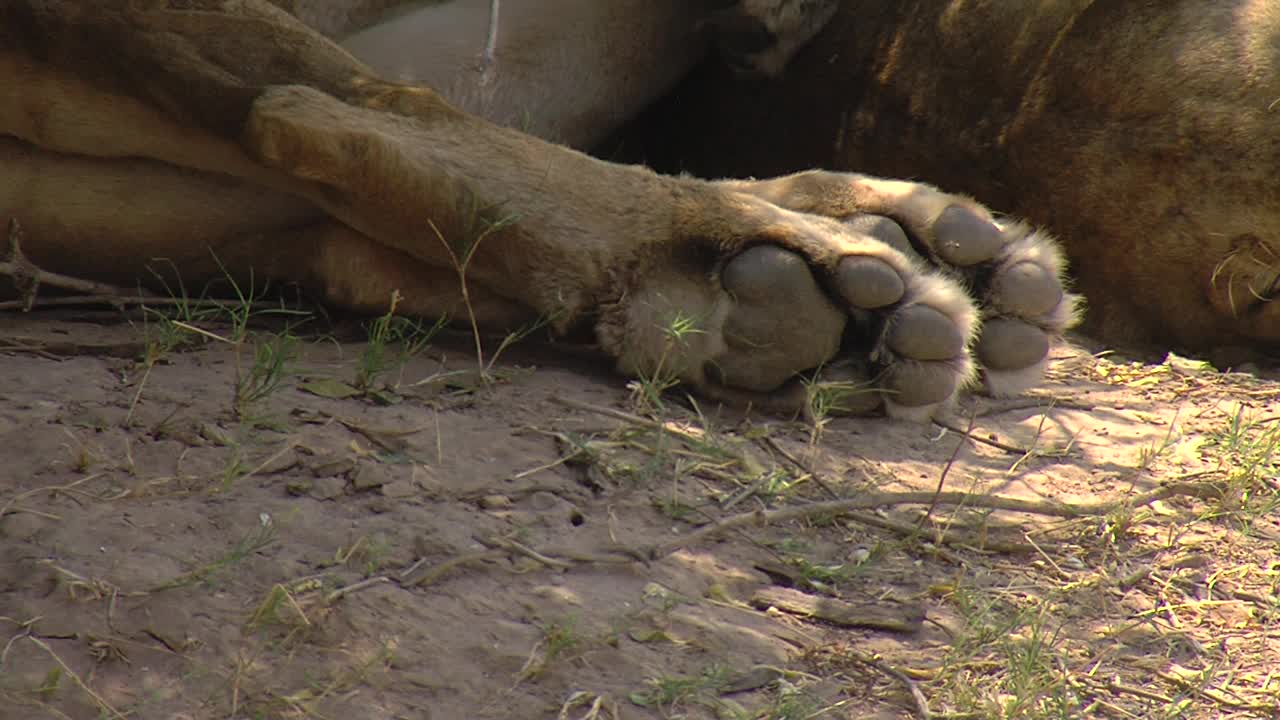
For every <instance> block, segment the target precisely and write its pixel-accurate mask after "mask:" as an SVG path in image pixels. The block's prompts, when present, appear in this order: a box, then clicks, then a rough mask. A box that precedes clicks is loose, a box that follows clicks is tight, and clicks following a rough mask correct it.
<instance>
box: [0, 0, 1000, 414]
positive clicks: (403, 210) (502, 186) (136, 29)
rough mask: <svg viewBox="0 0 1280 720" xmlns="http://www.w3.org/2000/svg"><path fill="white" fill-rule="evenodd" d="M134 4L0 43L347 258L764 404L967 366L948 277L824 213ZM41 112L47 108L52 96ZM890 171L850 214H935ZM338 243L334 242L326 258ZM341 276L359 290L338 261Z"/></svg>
mask: <svg viewBox="0 0 1280 720" xmlns="http://www.w3.org/2000/svg"><path fill="white" fill-rule="evenodd" d="M193 4H194V5H201V6H203V9H201V10H199V11H197V12H191V11H190V10H189V8H190V7H191V6H192V5H193ZM60 7H61V6H60ZM135 7H136V6H133V5H128V4H124V3H119V4H117V5H115V6H113V7H112V8H109V9H101V8H98V9H95V10H94V11H93V12H92V13H76V12H70V11H67V12H65V13H62V12H54V13H52V14H50V12H49V11H48V10H47V8H46V7H45V6H38V5H28V4H21V3H20V4H19V5H18V6H17V9H18V12H19V14H22V12H28V13H29V14H30V17H26V18H20V19H21V20H22V22H17V23H0V40H3V39H4V35H5V33H6V32H10V31H11V29H12V28H25V29H24V30H23V32H24V33H27V34H26V35H23V36H22V37H21V38H20V40H21V42H20V43H18V47H19V48H34V50H31V51H30V52H31V53H32V54H31V55H30V56H29V57H30V58H39V60H38V61H32V62H34V63H35V65H36V66H37V67H39V68H44V69H48V70H49V71H50V72H53V73H55V74H59V75H58V76H59V77H76V76H77V73H78V72H79V70H78V69H83V67H84V66H85V64H86V63H92V66H93V67H94V70H95V73H96V74H95V75H94V77H95V78H96V83H95V84H96V85H101V87H102V88H104V89H105V92H107V93H108V95H109V97H105V99H106V100H107V101H108V102H107V104H106V110H107V111H108V112H110V111H111V110H112V108H113V107H114V106H116V105H119V104H120V103H121V102H122V100H121V98H123V99H132V101H134V102H135V103H138V104H140V105H141V106H143V107H146V108H153V109H154V110H155V112H156V113H157V116H164V117H167V118H168V119H169V122H171V123H172V127H174V128H180V129H183V130H185V132H187V133H188V134H189V135H190V136H192V137H193V138H196V139H200V138H205V137H210V138H213V139H215V140H218V141H220V142H223V143H228V144H229V145H230V146H232V147H233V148H234V153H231V157H232V159H233V160H234V162H222V164H218V163H219V161H220V158H221V156H220V155H218V154H216V153H212V152H205V153H204V154H201V155H200V156H199V158H197V159H196V160H194V161H190V162H191V164H192V165H194V164H196V162H199V163H208V166H207V167H206V166H205V165H203V164H202V165H201V166H200V168H199V169H201V170H202V171H209V172H218V171H219V169H221V171H222V172H226V173H228V177H229V178H232V179H238V180H239V181H241V182H245V183H247V184H249V185H256V184H263V185H265V186H266V187H270V188H276V189H277V191H279V192H282V193H285V194H287V195H289V196H292V197H294V198H295V199H301V200H303V201H306V202H308V203H310V204H311V205H312V206H313V207H315V208H317V209H318V210H320V211H322V213H323V214H324V215H327V216H328V217H329V218H331V219H333V220H335V221H337V222H338V223H340V224H342V225H344V226H346V227H347V228H350V229H351V230H352V231H353V233H354V234H353V235H351V236H349V237H348V240H349V241H350V242H354V243H357V245H355V246H354V247H356V248H357V251H358V249H359V246H358V241H356V240H354V238H356V237H365V238H369V239H372V240H373V241H374V242H375V243H377V244H379V245H382V246H385V248H386V249H387V250H388V252H394V253H399V254H400V255H399V256H393V255H387V256H386V257H407V258H412V260H413V261H414V262H416V263H418V264H419V265H422V266H427V267H429V268H435V269H437V270H442V271H446V272H448V271H453V272H455V273H457V274H458V275H459V276H461V275H464V274H465V277H466V278H467V280H468V282H469V283H470V284H472V285H473V286H475V287H487V288H493V289H495V290H500V291H501V297H502V298H504V299H506V300H508V301H510V302H511V303H514V304H516V305H519V306H520V307H521V308H525V309H527V310H528V311H529V312H531V313H534V314H537V315H540V316H544V317H547V318H549V319H550V320H551V321H552V327H553V328H556V329H560V330H567V329H569V328H570V327H571V326H574V325H577V324H580V323H583V322H590V323H593V324H594V326H595V328H596V331H597V337H598V338H599V339H600V341H601V344H602V345H603V346H604V348H605V349H606V350H608V351H609V352H611V353H613V354H614V355H615V356H616V357H617V358H618V365H619V367H620V368H622V369H623V370H626V371H628V372H632V373H636V374H642V375H655V374H659V373H663V374H666V373H670V374H671V376H672V377H674V378H677V379H680V380H683V381H685V382H687V383H688V384H690V385H692V386H694V387H696V388H699V389H702V390H703V391H705V392H708V393H711V394H733V395H738V396H743V397H746V398H748V399H751V398H760V399H761V400H762V401H763V400H768V399H771V398H773V397H775V396H776V395H777V394H778V393H780V392H783V391H785V390H786V388H787V387H788V386H792V387H793V386H794V385H795V383H796V378H797V376H798V375H799V374H800V373H804V372H807V371H814V370H818V369H820V368H822V367H827V366H831V365H838V364H841V363H844V362H845V361H849V362H861V361H869V362H872V363H874V364H875V365H876V366H877V370H878V374H877V385H876V388H877V391H878V392H879V393H881V394H883V395H884V397H885V404H886V406H887V407H888V408H889V410H890V412H891V413H893V414H896V415H902V416H908V417H926V416H928V415H929V414H931V413H932V412H933V411H934V409H935V408H937V407H938V406H940V405H942V404H944V403H945V402H946V401H947V400H948V399H950V398H951V397H952V396H953V395H954V393H955V392H956V391H957V389H958V388H960V387H962V386H963V385H965V384H966V383H967V382H968V380H969V378H970V376H971V374H972V369H973V364H972V362H971V360H970V346H971V342H972V338H973V334H974V330H975V327H976V318H977V316H976V312H975V310H974V308H973V304H972V302H971V300H970V299H969V298H968V296H967V295H966V294H965V292H964V291H963V289H962V288H961V287H960V286H959V285H958V284H957V283H956V282H955V281H954V280H951V279H949V278H947V277H945V276H943V275H941V274H938V273H935V272H932V271H929V270H927V269H924V268H922V267H921V266H920V265H919V264H918V263H916V262H914V261H912V260H911V259H910V258H909V257H907V256H906V255H905V254H903V253H902V252H900V251H898V250H895V249H894V248H893V247H891V246H890V245H889V244H887V243H885V242H883V241H881V240H878V239H876V238H873V237H870V236H868V235H867V234H865V233H859V232H856V231H855V230H853V229H850V228H849V227H847V226H845V225H844V224H842V223H840V222H838V221H835V220H832V219H829V218H823V217H819V216H817V215H814V214H806V213H802V212H795V211H792V210H788V209H785V208H783V207H780V206H779V205H777V204H774V203H773V202H770V201H768V200H766V199H762V198H761V197H757V196H755V195H752V194H748V193H745V192H742V191H740V190H738V189H736V188H734V187H733V186H729V185H725V184H717V183H709V182H704V181H700V180H695V179H690V178H674V177H663V176H659V175H657V174H655V173H653V172H651V171H649V170H646V169H644V168H638V167H629V166H621V165H614V164H609V163H605V162H602V161H599V160H596V159H593V158H590V157H588V156H585V155H582V154H580V153H577V152H574V151H572V150H569V149H567V148H564V147H561V146H556V145H552V144H550V143H546V142H543V141H539V140H536V139H534V138H531V137H529V136H527V135H524V134H521V133H519V132H516V131H513V130H510V129H506V128H501V127H498V126H496V125H493V124H492V123H488V122H485V121H483V120H480V119H478V118H475V117H474V116H470V115H467V114H465V113H462V112H459V111H457V110H456V109H454V108H452V107H450V106H449V105H448V104H447V103H445V102H444V101H443V100H441V99H440V97H439V96H438V95H436V94H435V93H434V92H432V91H431V90H428V89H425V88H415V87H408V86H402V85H393V84H389V83H385V82H382V81H380V80H378V79H377V78H375V77H374V76H372V74H371V73H370V72H369V71H368V69H367V68H364V67H363V66H361V65H359V63H357V62H356V61H355V60H353V59H352V58H351V57H350V56H349V55H346V54H345V53H344V52H343V51H341V49H339V48H337V47H336V46H334V45H332V43H329V42H328V41H327V40H325V39H324V38H322V37H320V36H319V35H317V34H316V33H314V32H313V31H310V30H309V29H307V28H306V27H305V26H302V25H300V24H299V23H297V21H296V20H294V19H293V18H291V17H289V16H287V15H284V14H283V13H279V12H276V11H274V10H273V9H272V8H270V6H266V5H263V4H261V3H257V2H252V1H251V0H249V1H242V2H222V1H220V0H202V2H195V3H192V2H184V3H180V4H176V5H175V6H174V9H164V8H161V9H151V8H150V7H148V8H147V9H144V10H135V9H134V8H135ZM12 11H13V8H12V6H9V9H8V10H6V11H4V12H12ZM0 15H3V13H0ZM0 19H3V18H2V17H0ZM32 28H34V30H33V29H32ZM231 37H234V38H235V42H234V43H228V42H227V40H226V39H227V38H231ZM68 38H70V39H68ZM24 52H26V51H24ZM246 56H251V57H253V58H254V60H255V61H254V62H252V63H246V62H245V59H244V58H245V57H246ZM114 58H126V59H127V62H126V61H125V60H120V61H118V62H117V61H116V60H115V59H114ZM111 93H114V95H111ZM19 100H20V101H22V102H34V103H36V104H39V103H40V102H42V101H41V100H40V96H39V95H36V96H34V99H31V98H27V99H25V100H24V99H23V98H21V97H20V98H19ZM45 109H46V110H48V111H50V112H52V113H53V114H52V115H51V116H50V115H49V113H48V112H46V116H49V117H53V118H54V120H57V118H58V117H60V116H59V115H58V113H59V112H62V111H63V110H65V108H59V107H58V106H50V107H47V108H45ZM23 117H27V115H24V116H23ZM108 117H109V116H108ZM95 121H99V122H100V120H98V119H97V118H96V116H95ZM15 122H17V123H21V122H24V121H23V119H22V118H16V120H15ZM40 127H41V128H43V129H44V130H45V131H46V132H45V133H44V134H43V135H41V134H40V133H39V132H34V131H33V133H32V136H31V139H30V141H31V142H34V143H36V144H41V143H47V142H50V140H49V139H48V137H47V131H48V129H49V128H65V129H66V130H67V131H68V132H69V133H70V134H69V135H67V136H66V137H70V138H71V139H74V138H75V137H76V136H75V134H74V128H73V127H71V126H70V125H69V124H63V125H59V123H58V122H52V123H50V122H44V123H43V124H42V125H41V126H40ZM39 129H40V128H36V130H39ZM64 139H66V138H65V137H64ZM54 140H55V141H56V140H57V138H55V139H54ZM201 147H212V146H211V145H209V143H203V144H202V145H201ZM90 149H92V148H90ZM108 150H109V148H108ZM143 150H144V151H145V152H144V153H143V157H151V156H150V155H148V154H147V153H148V152H151V151H150V150H148V149H147V148H143ZM175 152H176V151H174V150H173V149H165V148H160V150H159V151H158V154H159V156H158V157H155V158H154V159H155V160H157V161H160V162H166V161H168V160H171V159H172V158H173V157H174V156H175ZM102 154H103V155H106V156H108V157H115V158H116V159H113V160H108V161H109V162H117V161H119V158H118V155H116V156H112V155H111V153H110V152H103V153H102ZM246 166H247V167H249V170H246V169H245V168H246ZM902 186H903V188H915V190H914V191H909V192H908V191H904V192H901V193H899V194H897V195H893V196H891V195H889V194H885V195H884V196H883V197H881V198H880V200H881V201H882V202H880V204H879V205H874V206H873V205H866V206H864V207H862V208H860V210H863V211H873V212H875V211H879V212H882V213H883V214H886V215H889V216H892V217H899V218H905V219H909V220H912V221H913V222H914V221H919V222H916V223H915V224H912V223H906V224H905V225H904V226H906V227H910V228H913V229H916V228H918V227H920V226H921V225H920V223H921V222H926V221H927V222H933V221H934V220H936V219H937V218H936V217H933V216H929V215H928V214H927V213H924V212H923V211H922V210H920V208H918V207H916V205H913V202H914V201H915V200H916V199H917V198H918V197H919V196H920V194H921V193H926V192H931V191H928V190H927V189H925V188H922V187H920V186H913V185H910V184H902ZM945 225H946V223H945V222H938V223H937V227H936V228H935V230H936V232H935V234H936V235H937V236H939V237H941V238H942V239H943V241H944V243H951V244H957V245H960V246H964V245H966V244H967V243H971V242H974V240H972V239H969V237H968V236H970V235H974V236H975V237H978V238H980V237H981V233H976V234H975V233H974V232H973V230H974V229H973V228H972V227H967V226H959V227H955V228H951V229H948V230H946V232H943V230H944V229H945V228H944V226H945ZM953 235H955V236H957V237H956V238H953V237H952V236H953ZM345 244H346V241H335V244H334V247H336V248H338V250H336V251H335V252H337V253H338V256H339V257H340V256H341V251H342V249H343V248H344V247H345ZM88 250H90V251H92V250H93V248H92V247H89V248H88ZM260 252H261V253H262V254H263V257H264V258H268V259H269V258H270V257H271V256H272V255H271V254H272V252H273V251H272V250H271V249H270V248H268V247H263V248H261V249H260ZM251 255H252V253H250V257H248V258H246V261H247V262H252V261H253V258H252V256H251ZM409 267H416V266H414V265H409ZM377 272H386V273H392V272H394V270H393V269H390V268H382V269H380V270H377ZM344 273H345V275H344ZM334 274H335V276H336V277H338V278H343V277H347V276H350V277H352V278H353V279H352V280H351V281H350V284H351V285H352V286H355V287H361V286H364V285H362V283H363V282H364V281H361V280H359V279H357V278H356V275H358V274H359V273H357V272H355V271H354V270H353V269H352V268H351V267H349V266H348V267H346V268H345V269H341V268H340V269H337V270H336V271H335V273H334ZM391 284H394V283H391ZM367 287H374V288H376V287H378V283H377V282H369V283H367ZM384 289H385V288H384ZM864 324H865V325H869V326H872V327H873V328H878V330H876V331H875V338H876V339H875V342H873V343H871V344H864V343H852V344H851V343H847V342H846V330H847V329H849V328H850V327H851V326H858V325H864ZM854 334H856V333H854ZM784 394H785V393H784Z"/></svg>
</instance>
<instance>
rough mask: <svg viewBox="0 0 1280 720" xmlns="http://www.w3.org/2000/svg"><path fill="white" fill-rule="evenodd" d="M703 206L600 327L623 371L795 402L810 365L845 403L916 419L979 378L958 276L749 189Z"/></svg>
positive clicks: (720, 392)
mask: <svg viewBox="0 0 1280 720" xmlns="http://www.w3.org/2000/svg"><path fill="white" fill-rule="evenodd" d="M735 195H736V194H735ZM704 203H705V204H706V205H710V204H711V203H710V202H708V201H704ZM698 207H699V209H700V210H702V213H699V212H697V211H694V212H691V213H689V215H688V216H686V217H687V218H688V224H687V226H685V227H683V228H682V230H683V233H682V234H684V235H686V236H687V237H688V238H689V239H688V240H686V241H685V243H686V244H685V245H683V252H679V253H672V254H671V255H668V254H665V253H664V254H661V255H659V256H658V258H657V260H658V262H657V263H656V265H654V266H650V267H647V268H645V269H644V270H643V271H642V272H640V273H638V274H637V276H636V277H637V278H638V279H639V282H638V284H637V286H636V287H632V288H628V289H627V290H626V292H625V295H624V302H620V303H618V304H617V306H616V307H617V309H618V310H619V311H620V312H617V313H616V314H611V315H610V314H606V317H605V318H603V320H604V322H602V323H601V325H600V326H599V327H598V335H599V336H600V338H601V340H602V342H603V343H604V344H605V345H606V347H609V348H610V349H611V350H612V351H613V352H614V353H615V354H616V355H617V357H618V358H619V366H620V369H621V370H622V371H624V372H627V373H630V374H635V375H640V376H642V377H649V376H654V375H658V374H665V375H667V376H670V377H673V378H677V379H680V380H682V381H684V382H686V383H688V384H691V385H694V386H696V387H698V388H699V389H701V390H702V391H703V392H704V393H706V394H708V395H711V396H713V397H717V398H720V399H728V400H734V401H738V402H750V403H753V404H755V405H757V406H764V407H766V408H769V409H774V410H799V409H803V408H804V407H805V406H806V405H807V404H808V402H809V401H810V400H811V399H812V398H811V392H812V389H813V388H814V387H815V386H816V384H810V385H809V388H808V391H806V388H805V382H804V380H803V379H802V378H803V377H804V376H806V375H807V376H808V377H815V373H816V376H817V377H818V378H819V379H820V380H821V381H822V384H823V385H826V384H827V381H828V380H832V379H833V378H835V379H837V380H839V381H840V382H839V383H838V384H840V385H842V386H844V387H845V388H847V389H849V390H850V392H845V393H842V395H843V398H842V401H841V402H840V403H839V404H840V405H841V406H843V408H844V409H845V410H846V411H855V412H860V411H865V410H869V409H871V408H873V407H877V406H880V405H881V404H883V406H884V407H885V408H886V410H887V411H888V413H889V414H890V415H892V416H895V417H907V418H916V419H924V418H927V417H929V416H931V415H932V414H933V413H934V411H935V409H936V408H937V407H938V406H940V405H942V404H944V403H946V402H947V401H948V400H950V399H951V398H952V397H953V396H954V395H955V393H956V392H957V391H958V390H959V389H960V388H962V387H964V386H965V385H966V384H968V383H969V382H970V381H971V379H972V378H973V377H974V363H973V361H972V358H971V355H972V353H971V348H972V345H973V342H974V339H975V336H976V330H977V328H978V313H977V310H976V308H975V306H974V304H973V301H972V300H971V299H970V297H969V295H968V294H967V293H966V292H965V289H964V288H963V287H962V286H961V285H960V284H959V283H958V282H957V281H956V280H954V279H952V278H949V277H946V276H945V275H943V274H941V273H938V272H936V271H935V270H933V269H932V268H929V267H927V266H926V265H924V264H923V263H920V262H919V261H918V260H915V259H913V258H911V257H910V256H909V255H908V254H906V253H904V252H902V251H900V250H898V249H896V248H895V247H893V246H892V245H891V244H889V243H887V242H884V241H882V240H879V239H877V238H875V237H872V236H870V235H868V234H867V233H864V232H859V231H856V230H854V229H852V228H850V227H849V226H846V225H844V224H842V223H840V222H838V221H834V220H831V219H829V218H824V217H818V216H814V215H812V214H802V213H796V212H790V211H787V210H784V209H781V208H779V207H777V206H776V205H773V204H771V203H767V202H759V201H757V200H756V199H755V198H749V197H737V198H736V199H732V198H731V200H730V203H729V208H728V212H726V213H723V214H721V215H720V216H719V217H718V218H717V217H715V216H716V213H715V212H712V211H709V210H707V209H706V208H705V206H698ZM722 209H723V208H722ZM707 217H710V218H711V219H710V220H707ZM951 233H952V231H951V230H949V229H947V228H945V227H943V228H940V229H939V231H938V236H939V237H941V238H943V239H944V240H947V241H950V240H951V238H950V235H951ZM678 244H679V243H678ZM708 244H709V247H710V248H712V249H713V250H714V252H712V253H705V252H702V251H701V250H704V249H706V248H707V247H708ZM695 259H697V260H701V261H702V262H705V263H706V264H705V265H701V264H700V263H699V262H691V261H692V260H695ZM855 369H856V372H855ZM851 396H857V397H854V398H852V402H849V401H850V399H851Z"/></svg>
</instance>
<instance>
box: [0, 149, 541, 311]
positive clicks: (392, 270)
mask: <svg viewBox="0 0 1280 720" xmlns="http://www.w3.org/2000/svg"><path fill="white" fill-rule="evenodd" d="M0 166H3V168H4V173H3V174H0V221H4V222H7V221H8V219H9V218H14V219H17V220H18V221H19V222H20V223H21V224H22V226H23V228H24V229H25V235H26V241H25V244H24V251H25V252H26V254H27V255H28V257H29V258H30V259H31V260H32V261H33V262H35V263H36V264H37V265H38V266H40V267H41V268H43V269H45V270H49V271H53V272H58V273H62V274H66V275H72V276H79V277H90V278H95V279H100V280H108V281H112V282H115V283H117V284H119V285H123V286H125V287H132V286H134V284H135V283H137V282H141V283H143V284H144V285H149V286H150V287H151V288H152V289H153V290H157V291H160V292H171V293H182V292H185V293H189V294H193V295H200V294H202V293H203V292H204V291H205V288H206V287H207V286H209V285H210V284H214V285H221V286H222V287H227V282H226V281H228V280H232V281H234V282H235V283H237V284H240V285H241V286H242V287H243V286H244V284H245V283H248V282H254V283H263V282H273V281H275V282H290V283H297V284H299V285H301V286H303V287H304V288H306V289H307V290H308V291H309V292H311V293H313V294H314V295H316V296H317V297H320V298H322V299H324V300H326V301H328V302H331V303H333V304H335V305H340V306H343V307H349V308H352V309H357V310H363V311H368V312H382V311H384V310H385V309H386V307H387V306H388V304H389V302H390V299H391V295H392V293H393V292H398V293H399V294H400V296H401V297H402V300H401V302H400V305H399V310H400V312H403V313H406V314H413V315H422V316H426V317H448V318H452V319H455V320H456V321H458V322H460V323H462V324H469V321H470V319H469V317H467V315H468V312H469V311H468V310H467V308H465V307H464V306H463V304H462V302H461V296H462V293H461V283H460V280H459V277H460V276H459V274H458V273H457V272H455V271H453V270H451V269H448V268H440V267H432V266H429V265H426V264H424V263H422V262H420V261H419V260H416V259H415V258H413V257H411V256H409V255H407V254H405V253H403V252H401V251H398V250H395V249H394V248H390V247H387V246H385V245H383V244H380V243H377V242H375V241H373V240H371V239H369V238H368V237H366V236H364V235H362V234H360V233H359V232H357V231H355V230H353V229H351V228H350V227H348V226H346V225H344V224H342V223H341V222H338V221H336V220H333V219H332V218H329V217H327V216H325V215H324V214H323V213H321V212H320V211H319V210H317V209H316V208H314V207H313V206H312V205H310V204H309V203H307V202H305V201H302V200H299V199H296V198H291V197H289V196H286V195H281V194H277V193H273V192H272V191H270V190H266V189H263V188H261V187H255V186H251V185H247V184H244V183H241V182H238V181H235V180H232V179H230V178H227V177H225V176H221V175H217V174H213V173H204V172H200V171H195V170H189V169H183V168H178V167H174V166H171V165H167V164H165V163H160V162H156V161H153V160H142V159H121V158H111V159H108V158H95V157H87V156H84V155H73V154H65V153H58V152H53V151H50V150H44V149H41V148H37V147H34V146H32V145H30V144H28V143H24V142H22V141H19V140H15V139H12V138H7V139H6V138H0ZM468 291H469V295H470V298H471V311H472V312H474V313H475V314H476V319H477V321H478V322H479V323H480V324H482V325H484V326H486V327H494V328H513V327H518V326H519V325H521V324H524V323H526V322H528V321H529V320H531V319H533V315H532V313H531V312H530V311H529V310H527V309H526V308H524V307H523V306H521V305H519V304H517V303H514V302H512V301H509V300H505V299H503V298H502V297H501V296H500V295H498V294H496V293H493V292H490V290H489V289H488V288H487V287H485V286H482V285H479V284H476V285H474V286H472V287H469V288H468Z"/></svg>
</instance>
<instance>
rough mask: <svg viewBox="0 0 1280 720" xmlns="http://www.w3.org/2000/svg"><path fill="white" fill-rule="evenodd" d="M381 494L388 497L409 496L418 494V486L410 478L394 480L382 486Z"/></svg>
mask: <svg viewBox="0 0 1280 720" xmlns="http://www.w3.org/2000/svg"><path fill="white" fill-rule="evenodd" d="M382 494H383V495H385V496H386V497H389V498H410V497H413V496H415V495H417V494H418V488H417V486H415V485H414V484H413V482H412V481H410V480H395V481H393V482H389V483H387V484H386V485H383V486H382Z"/></svg>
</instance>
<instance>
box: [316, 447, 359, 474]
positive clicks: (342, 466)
mask: <svg viewBox="0 0 1280 720" xmlns="http://www.w3.org/2000/svg"><path fill="white" fill-rule="evenodd" d="M355 466H356V461H355V460H354V459H353V458H352V457H351V456H350V455H345V454H343V455H339V454H336V453H333V454H327V455H320V456H319V457H317V458H316V459H315V460H312V461H311V474H312V475H315V476H316V477H330V476H333V475H346V474H347V473H349V472H351V471H352V470H353V469H355Z"/></svg>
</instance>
